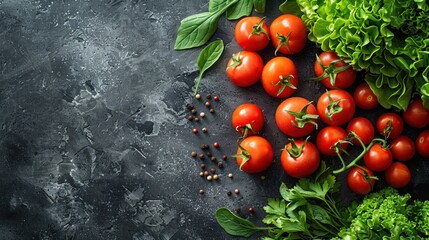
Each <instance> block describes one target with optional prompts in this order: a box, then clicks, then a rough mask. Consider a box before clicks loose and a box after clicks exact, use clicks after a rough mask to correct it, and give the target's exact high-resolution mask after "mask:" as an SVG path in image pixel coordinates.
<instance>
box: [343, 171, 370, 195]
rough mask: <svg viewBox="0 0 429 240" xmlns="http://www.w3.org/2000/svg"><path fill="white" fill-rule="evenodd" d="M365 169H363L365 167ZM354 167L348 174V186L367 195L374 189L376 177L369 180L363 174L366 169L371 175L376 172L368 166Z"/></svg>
mask: <svg viewBox="0 0 429 240" xmlns="http://www.w3.org/2000/svg"><path fill="white" fill-rule="evenodd" d="M361 168H363V169H365V170H363V169H361ZM361 168H359V167H353V168H352V169H351V170H350V171H349V173H348V174H347V186H348V187H349V189H350V190H351V191H352V192H354V193H356V194H359V195H365V194H368V193H370V192H371V191H372V189H373V188H374V185H375V179H370V180H369V182H368V181H367V180H366V179H365V177H364V176H363V175H364V174H365V171H366V172H367V173H368V175H369V176H371V177H374V173H373V172H372V171H371V170H370V169H368V168H366V167H361Z"/></svg>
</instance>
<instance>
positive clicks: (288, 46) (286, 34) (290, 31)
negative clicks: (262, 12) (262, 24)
mask: <svg viewBox="0 0 429 240" xmlns="http://www.w3.org/2000/svg"><path fill="white" fill-rule="evenodd" d="M270 36H271V41H272V43H273V45H274V47H275V48H276V53H277V51H279V52H281V53H284V54H295V53H298V52H300V51H301V50H302V49H303V48H304V46H305V42H306V41H307V27H306V26H305V23H304V21H302V20H301V18H299V17H298V16H295V15H292V14H283V15H281V16H279V17H277V18H276V19H274V21H273V22H272V23H271V26H270Z"/></svg>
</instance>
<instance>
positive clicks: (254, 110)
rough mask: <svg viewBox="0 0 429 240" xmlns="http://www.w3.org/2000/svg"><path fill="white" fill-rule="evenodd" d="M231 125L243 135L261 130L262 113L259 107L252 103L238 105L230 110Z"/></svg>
mask: <svg viewBox="0 0 429 240" xmlns="http://www.w3.org/2000/svg"><path fill="white" fill-rule="evenodd" d="M231 121H232V126H233V127H234V129H236V130H237V131H238V132H239V133H241V135H243V136H250V135H253V134H255V133H258V132H259V131H261V129H262V127H263V126H264V114H263V112H262V110H261V108H260V107H259V106H258V105H256V104H253V103H245V104H241V105H240V106H238V107H237V108H236V109H235V110H234V112H232V118H231Z"/></svg>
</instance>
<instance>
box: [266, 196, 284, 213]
mask: <svg viewBox="0 0 429 240" xmlns="http://www.w3.org/2000/svg"><path fill="white" fill-rule="evenodd" d="M264 210H265V212H266V213H267V214H272V215H279V216H284V215H285V211H286V203H285V201H284V200H283V199H278V198H268V204H267V206H264Z"/></svg>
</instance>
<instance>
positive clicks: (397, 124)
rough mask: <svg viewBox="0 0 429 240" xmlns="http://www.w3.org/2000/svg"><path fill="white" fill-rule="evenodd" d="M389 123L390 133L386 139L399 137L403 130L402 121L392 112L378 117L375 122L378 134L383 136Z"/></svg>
mask: <svg viewBox="0 0 429 240" xmlns="http://www.w3.org/2000/svg"><path fill="white" fill-rule="evenodd" d="M389 122H390V123H391V126H392V131H391V132H390V134H389V136H388V139H394V138H397V137H399V136H400V135H401V134H402V131H403V130H404V120H402V118H401V116H400V115H399V114H397V113H394V112H387V113H383V114H382V115H380V116H379V117H378V119H377V122H376V126H377V131H378V133H380V134H381V135H382V136H385V134H384V131H385V129H386V127H387V126H388V123H389Z"/></svg>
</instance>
